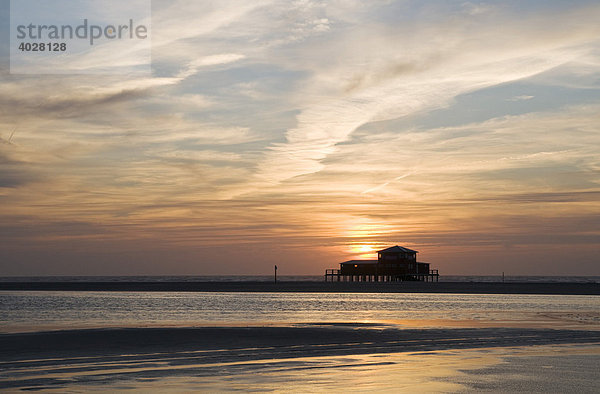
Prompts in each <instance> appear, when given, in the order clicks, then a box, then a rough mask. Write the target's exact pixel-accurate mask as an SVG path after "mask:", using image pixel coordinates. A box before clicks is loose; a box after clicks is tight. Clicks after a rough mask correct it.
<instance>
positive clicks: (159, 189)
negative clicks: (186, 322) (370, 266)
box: [0, 0, 600, 276]
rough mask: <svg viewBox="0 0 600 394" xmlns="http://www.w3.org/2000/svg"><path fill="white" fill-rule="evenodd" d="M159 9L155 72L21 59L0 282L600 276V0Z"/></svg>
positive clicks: (8, 121)
mask: <svg viewBox="0 0 600 394" xmlns="http://www.w3.org/2000/svg"><path fill="white" fill-rule="evenodd" d="M2 4H4V6H3V10H2V12H3V13H6V8H7V7H6V6H5V4H6V2H5V1H4V2H3V3H2ZM152 6H153V8H152V29H151V39H152V75H151V76H137V77H136V76H127V75H89V74H88V75H86V74H85V73H84V72H85V70H84V69H83V70H82V69H79V72H77V73H75V72H74V73H73V74H72V75H11V74H9V73H8V70H7V68H6V61H4V62H3V64H4V70H3V72H2V74H1V75H0V138H1V140H0V276H1V275H183V274H191V275H213V274H229V275H235V274H256V275H260V274H270V273H271V272H272V269H273V265H274V264H277V265H278V267H279V271H278V272H279V273H280V274H281V275H291V274H309V275H310V274H314V275H320V274H322V273H323V272H324V269H325V268H335V267H337V265H338V263H339V262H341V261H344V260H347V259H352V258H369V257H373V254H372V252H373V251H375V250H377V249H380V248H383V247H387V246H392V245H396V244H398V245H401V246H406V247H409V248H411V249H415V250H418V251H419V252H420V253H419V260H420V261H425V262H430V263H431V264H432V268H439V270H440V273H441V274H442V275H444V274H447V275H452V274H457V275H459V274H460V275H486V274H492V275H499V274H501V272H502V271H504V272H505V273H506V274H507V275H600V176H599V171H600V23H599V21H600V4H599V3H598V1H516V0H515V1H490V2H481V1H476V2H466V1H426V2H423V1H392V0H381V1H377V0H372V1H352V0H348V1H342V0H333V1H317V0H298V1H289V0H282V1H270V0H257V1H228V0H222V1H215V2H208V1H153V2H152ZM5 19H6V18H3V22H2V23H3V24H4V25H3V26H0V27H1V28H2V29H4V31H6V29H7V25H6V23H7V21H6V20H5ZM3 41H5V40H3ZM0 45H2V46H3V48H2V49H3V51H4V52H6V51H5V49H6V45H7V43H6V42H2V43H1V44H0ZM94 56H97V59H96V58H94ZM106 56H107V54H106V53H105V52H102V51H100V50H98V51H96V52H92V53H90V54H89V58H88V59H87V60H88V62H89V63H88V64H94V62H96V61H97V62H106V61H107V57H106ZM4 60H6V59H4ZM109 60H110V59H109ZM111 61H112V60H111ZM82 64H85V63H82ZM79 67H82V66H81V64H79Z"/></svg>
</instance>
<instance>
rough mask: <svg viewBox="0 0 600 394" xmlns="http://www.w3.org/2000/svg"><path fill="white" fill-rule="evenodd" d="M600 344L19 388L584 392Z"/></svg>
mask: <svg viewBox="0 0 600 394" xmlns="http://www.w3.org/2000/svg"><path fill="white" fill-rule="evenodd" d="M598 362H600V350H599V349H598V347H595V348H594V347H585V346H541V347H536V348H511V349H503V348H499V349H479V350H460V351H456V350H453V351H436V352H418V353H393V354H366V355H351V356H331V357H297V358H292V359H287V358H286V359H267V360H252V361H243V360H240V361H237V362H228V363H219V362H216V363H212V364H194V363H186V362H185V361H183V362H181V361H180V362H170V363H162V362H157V360H154V359H153V358H152V357H151V356H150V357H149V358H148V359H147V360H146V361H145V362H140V361H139V360H138V361H136V362H135V363H130V362H128V361H127V360H126V359H124V360H120V359H114V360H90V361H89V362H88V363H86V364H79V365H78V366H77V368H71V367H69V366H68V365H69V363H68V362H64V363H61V364H58V365H56V366H47V367H42V368H37V369H36V368H30V367H29V366H27V365H24V366H23V368H22V369H21V370H20V371H19V373H18V380H17V381H15V380H14V379H10V380H8V381H7V380H4V379H2V376H0V385H2V383H3V382H4V383H6V382H10V385H9V386H7V387H11V388H12V389H34V390H40V389H43V390H44V391H45V392H64V391H70V392H89V391H111V392H113V391H127V390H135V391H138V392H169V391H174V392H230V391H244V392H339V391H350V392H381V393H398V392H407V393H408V392H410V393H449V392H481V391H486V392H578V393H594V392H597V391H596V387H595V382H597V380H598V378H600V376H599V370H598V368H597V365H598Z"/></svg>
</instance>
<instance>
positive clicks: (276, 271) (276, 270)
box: [275, 266, 327, 283]
mask: <svg viewBox="0 0 600 394" xmlns="http://www.w3.org/2000/svg"><path fill="white" fill-rule="evenodd" d="M325 280H327V276H325ZM275 283H277V266H275Z"/></svg>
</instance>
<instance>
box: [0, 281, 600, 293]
mask: <svg viewBox="0 0 600 394" xmlns="http://www.w3.org/2000/svg"><path fill="white" fill-rule="evenodd" d="M1 290H26V291H184V292H185V291H190V292H318V293H330V292H335V293H454V294H573V295H600V283H566V282H565V283H560V282H558V283H489V282H324V281H323V282H308V281H306V282H278V283H269V282H0V291H1Z"/></svg>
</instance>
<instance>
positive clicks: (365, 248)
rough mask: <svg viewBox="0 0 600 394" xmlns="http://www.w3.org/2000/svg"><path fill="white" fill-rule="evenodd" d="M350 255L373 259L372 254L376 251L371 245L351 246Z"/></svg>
mask: <svg viewBox="0 0 600 394" xmlns="http://www.w3.org/2000/svg"><path fill="white" fill-rule="evenodd" d="M349 249H350V253H352V254H354V255H358V257H360V258H369V257H373V254H374V253H375V252H376V251H377V249H376V246H375V245H372V244H363V243H361V244H351V245H350V248H349Z"/></svg>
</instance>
